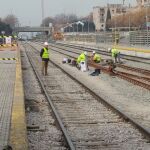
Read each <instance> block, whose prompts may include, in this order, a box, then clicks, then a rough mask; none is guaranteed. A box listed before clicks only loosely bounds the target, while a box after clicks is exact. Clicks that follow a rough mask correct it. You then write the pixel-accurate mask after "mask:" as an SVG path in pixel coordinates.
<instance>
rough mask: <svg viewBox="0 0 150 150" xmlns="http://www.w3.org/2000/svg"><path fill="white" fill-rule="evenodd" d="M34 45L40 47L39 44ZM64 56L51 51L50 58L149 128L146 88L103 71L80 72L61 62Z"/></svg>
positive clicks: (149, 97) (147, 93) (148, 96)
mask: <svg viewBox="0 0 150 150" xmlns="http://www.w3.org/2000/svg"><path fill="white" fill-rule="evenodd" d="M36 46H37V47H38V48H39V49H40V46H38V45H36ZM64 57H66V56H63V55H60V54H58V53H55V52H53V51H51V59H52V60H53V61H55V62H56V63H57V64H58V65H60V66H61V67H62V68H64V69H65V70H66V71H68V72H69V73H70V74H71V75H73V76H74V77H75V78H77V79H79V80H80V81H81V82H82V83H84V84H85V85H86V86H88V87H91V88H92V89H93V90H94V91H95V92H96V93H97V94H98V95H100V96H101V97H102V98H103V99H105V100H106V101H108V102H110V103H112V104H114V105H115V106H117V107H118V108H120V109H121V110H122V111H124V112H126V113H127V114H128V115H130V116H131V117H132V118H134V119H136V120H137V121H138V122H140V123H141V124H142V125H143V126H145V127H146V128H148V129H150V109H149V108H150V92H149V91H148V90H146V89H143V88H141V87H139V86H136V85H133V84H132V83H129V82H127V81H125V80H122V79H120V78H117V77H115V78H113V77H110V76H108V75H106V74H103V73H102V74H101V75H100V76H99V77H91V76H89V73H88V72H80V71H78V70H77V69H76V68H74V67H71V66H69V65H67V64H65V65H63V64H61V62H62V59H63V58H64ZM132 63H133V62H132ZM135 66H136V67H139V63H135ZM141 66H143V64H141ZM98 83H99V84H98Z"/></svg>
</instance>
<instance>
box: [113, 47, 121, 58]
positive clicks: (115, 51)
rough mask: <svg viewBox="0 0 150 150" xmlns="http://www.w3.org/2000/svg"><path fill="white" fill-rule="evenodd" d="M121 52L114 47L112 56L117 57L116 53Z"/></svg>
mask: <svg viewBox="0 0 150 150" xmlns="http://www.w3.org/2000/svg"><path fill="white" fill-rule="evenodd" d="M118 53H119V51H118V50H117V49H116V48H112V50H111V55H112V57H116V55H117V54H118Z"/></svg>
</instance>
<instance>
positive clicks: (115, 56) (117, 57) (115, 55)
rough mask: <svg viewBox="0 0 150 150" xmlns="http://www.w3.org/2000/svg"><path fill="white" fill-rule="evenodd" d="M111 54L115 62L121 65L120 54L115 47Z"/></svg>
mask: <svg viewBox="0 0 150 150" xmlns="http://www.w3.org/2000/svg"><path fill="white" fill-rule="evenodd" d="M110 52H111V56H112V58H113V59H114V62H115V63H117V62H118V63H120V52H119V51H118V50H117V49H116V48H115V47H113V48H112V49H111V50H110Z"/></svg>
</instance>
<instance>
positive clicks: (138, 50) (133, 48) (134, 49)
mask: <svg viewBox="0 0 150 150" xmlns="http://www.w3.org/2000/svg"><path fill="white" fill-rule="evenodd" d="M113 47H115V48H117V49H118V50H123V51H135V52H142V53H150V49H147V50H146V49H140V48H135V47H123V46H119V45H114V46H113Z"/></svg>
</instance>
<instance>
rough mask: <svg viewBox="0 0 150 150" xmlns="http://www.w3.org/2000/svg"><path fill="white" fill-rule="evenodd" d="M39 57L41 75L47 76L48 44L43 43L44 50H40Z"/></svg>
mask: <svg viewBox="0 0 150 150" xmlns="http://www.w3.org/2000/svg"><path fill="white" fill-rule="evenodd" d="M40 56H41V58H42V75H47V69H48V62H49V52H48V43H47V42H45V43H44V48H42V49H41V52H40Z"/></svg>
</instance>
